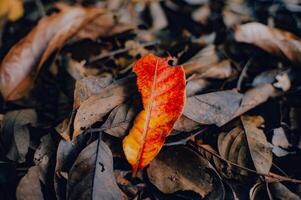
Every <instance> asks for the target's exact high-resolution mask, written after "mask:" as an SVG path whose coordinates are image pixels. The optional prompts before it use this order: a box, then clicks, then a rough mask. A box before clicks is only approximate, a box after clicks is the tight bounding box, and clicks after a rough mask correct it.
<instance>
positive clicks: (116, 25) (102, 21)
mask: <svg viewBox="0 0 301 200" xmlns="http://www.w3.org/2000/svg"><path fill="white" fill-rule="evenodd" d="M134 28H135V24H130V23H124V22H122V21H121V20H120V19H119V16H118V15H116V14H114V13H111V12H107V13H105V14H103V15H99V16H96V17H95V18H94V19H93V20H92V21H91V22H89V23H88V24H86V26H85V27H83V29H81V30H80V31H79V32H78V33H77V34H76V35H75V37H74V38H73V39H74V41H77V40H83V39H91V40H95V39H97V38H98V37H100V36H112V35H115V34H120V33H123V32H126V31H130V30H132V29H134Z"/></svg>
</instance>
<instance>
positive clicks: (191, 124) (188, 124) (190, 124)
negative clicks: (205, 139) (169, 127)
mask: <svg viewBox="0 0 301 200" xmlns="http://www.w3.org/2000/svg"><path fill="white" fill-rule="evenodd" d="M198 127H199V123H198V122H195V121H193V120H191V119H189V118H187V117H185V115H182V116H181V117H180V118H179V119H178V120H177V121H176V123H175V124H174V126H173V128H174V129H175V130H177V131H184V132H190V131H193V130H195V129H197V128H198Z"/></svg>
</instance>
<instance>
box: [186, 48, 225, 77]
mask: <svg viewBox="0 0 301 200" xmlns="http://www.w3.org/2000/svg"><path fill="white" fill-rule="evenodd" d="M219 61H221V56H220V55H219V53H218V52H217V50H216V49H215V46H214V45H209V46H208V47H206V48H204V49H202V50H201V51H199V52H198V53H197V54H196V55H194V56H193V57H192V58H190V59H189V60H188V61H187V62H185V63H184V64H183V67H184V69H185V73H186V74H192V73H199V74H202V73H204V72H206V71H207V70H208V69H210V68H211V66H212V65H214V64H216V63H218V62H219Z"/></svg>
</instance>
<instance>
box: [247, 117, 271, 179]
mask: <svg viewBox="0 0 301 200" xmlns="http://www.w3.org/2000/svg"><path fill="white" fill-rule="evenodd" d="M241 120H242V124H243V128H244V130H245V133H246V136H247V141H248V146H249V149H250V154H251V157H252V160H253V163H254V166H255V168H256V171H257V172H258V173H264V174H268V173H269V171H270V168H271V166H272V161H273V154H272V148H271V145H269V143H268V141H267V139H266V136H265V134H264V132H263V131H262V130H261V129H259V128H258V126H260V125H261V123H262V122H263V119H262V118H261V117H260V116H253V117H250V116H242V117H241Z"/></svg>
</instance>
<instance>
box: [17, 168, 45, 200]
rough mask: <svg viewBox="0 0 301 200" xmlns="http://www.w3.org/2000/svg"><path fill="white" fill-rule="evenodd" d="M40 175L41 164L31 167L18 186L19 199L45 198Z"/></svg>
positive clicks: (40, 199) (41, 199)
mask: <svg viewBox="0 0 301 200" xmlns="http://www.w3.org/2000/svg"><path fill="white" fill-rule="evenodd" d="M39 177H40V167H39V166H33V167H31V168H29V170H28V172H27V174H26V175H25V176H24V177H23V178H22V179H21V181H20V182H19V184H18V186H17V191H16V198H17V200H44V196H43V192H42V186H41V182H40V178H39Z"/></svg>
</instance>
